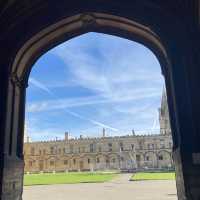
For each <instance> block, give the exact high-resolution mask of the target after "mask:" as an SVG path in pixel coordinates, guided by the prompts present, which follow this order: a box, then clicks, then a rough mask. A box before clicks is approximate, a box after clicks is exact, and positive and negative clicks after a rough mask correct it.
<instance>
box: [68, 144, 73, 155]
mask: <svg viewBox="0 0 200 200" xmlns="http://www.w3.org/2000/svg"><path fill="white" fill-rule="evenodd" d="M69 149H70V153H73V151H74V147H73V145H72V144H70V146H69Z"/></svg>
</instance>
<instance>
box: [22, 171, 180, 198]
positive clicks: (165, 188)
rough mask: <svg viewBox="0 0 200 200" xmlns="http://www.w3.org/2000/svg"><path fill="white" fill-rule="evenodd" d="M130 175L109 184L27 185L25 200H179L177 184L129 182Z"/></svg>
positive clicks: (121, 176)
mask: <svg viewBox="0 0 200 200" xmlns="http://www.w3.org/2000/svg"><path fill="white" fill-rule="evenodd" d="M130 176H131V174H121V175H119V176H118V177H117V178H115V179H114V180H112V181H110V182H106V183H80V184H63V185H45V186H26V187H24V194H23V200H36V199H37V200H55V199H56V200H125V199H130V200H131V199H133V200H177V196H176V185H175V181H168V180H162V181H160V180H159V181H129V178H130Z"/></svg>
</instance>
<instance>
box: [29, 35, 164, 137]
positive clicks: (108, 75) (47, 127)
mask: <svg viewBox="0 0 200 200" xmlns="http://www.w3.org/2000/svg"><path fill="white" fill-rule="evenodd" d="M163 86H164V80H163V76H162V75H161V68H160V65H159V62H158V60H157V58H156V57H155V56H154V54H153V53H152V52H151V51H150V50H149V49H147V48H146V47H144V46H143V45H141V44H138V43H135V42H133V41H130V40H127V39H122V38H119V37H116V36H111V35H105V34H100V33H87V34H84V35H81V36H79V37H76V38H73V39H71V40H69V41H67V42H65V43H62V44H61V45H59V46H57V47H56V48H53V49H52V50H50V51H48V52H47V53H46V54H44V55H43V56H42V57H41V58H40V59H38V61H37V62H36V63H35V64H34V66H33V69H32V71H31V74H30V78H29V87H28V89H27V99H26V127H27V131H28V134H29V135H30V137H31V138H32V140H48V139H54V138H55V137H58V138H63V137H64V132H65V131H69V132H70V133H71V136H72V137H79V135H83V136H89V137H92V136H101V134H102V128H103V127H104V128H105V129H106V134H107V135H109V136H111V135H127V134H131V130H132V129H134V130H135V132H137V133H138V134H145V133H150V132H158V130H159V123H158V108H159V106H160V101H161V94H162V89H163Z"/></svg>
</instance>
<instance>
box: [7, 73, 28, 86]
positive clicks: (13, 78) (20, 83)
mask: <svg viewBox="0 0 200 200" xmlns="http://www.w3.org/2000/svg"><path fill="white" fill-rule="evenodd" d="M10 80H11V82H12V84H13V85H14V86H17V87H19V88H24V87H25V88H26V87H27V86H28V84H26V83H25V81H24V80H23V79H20V78H19V77H18V76H17V74H16V73H13V74H11V75H10Z"/></svg>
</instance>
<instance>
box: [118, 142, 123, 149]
mask: <svg viewBox="0 0 200 200" xmlns="http://www.w3.org/2000/svg"><path fill="white" fill-rule="evenodd" d="M119 148H120V151H124V145H123V143H122V142H120V143H119Z"/></svg>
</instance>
